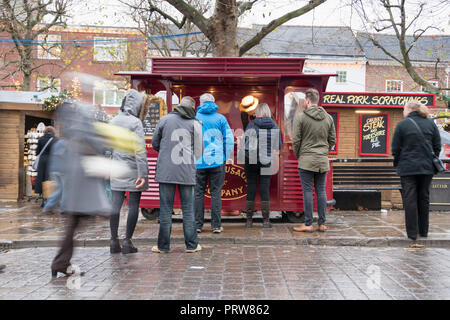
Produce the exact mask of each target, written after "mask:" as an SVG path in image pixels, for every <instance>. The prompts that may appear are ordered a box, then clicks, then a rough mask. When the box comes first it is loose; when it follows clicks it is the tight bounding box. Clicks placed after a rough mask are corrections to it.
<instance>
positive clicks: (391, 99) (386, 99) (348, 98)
mask: <svg viewBox="0 0 450 320" xmlns="http://www.w3.org/2000/svg"><path fill="white" fill-rule="evenodd" d="M411 100H417V101H419V102H420V103H422V104H424V105H425V106H427V107H429V108H434V107H435V102H436V96H435V95H434V94H429V93H426V94H420V93H417V94H416V93H370V92H360V93H358V92H355V93H353V92H324V93H323V96H322V106H324V107H380V108H403V106H404V105H405V104H406V103H407V102H409V101H411Z"/></svg>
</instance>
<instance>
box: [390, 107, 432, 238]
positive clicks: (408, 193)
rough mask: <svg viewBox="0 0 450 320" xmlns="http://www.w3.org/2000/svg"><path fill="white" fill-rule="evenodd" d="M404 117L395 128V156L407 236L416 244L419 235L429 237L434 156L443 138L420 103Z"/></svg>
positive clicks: (406, 109)
mask: <svg viewBox="0 0 450 320" xmlns="http://www.w3.org/2000/svg"><path fill="white" fill-rule="evenodd" d="M403 115H404V117H405V119H404V120H402V121H400V122H399V123H398V125H397V127H396V128H395V132H394V138H393V140H392V155H393V156H394V167H396V168H397V174H398V175H399V176H400V179H401V183H402V199H403V206H404V209H405V222H406V233H407V235H408V238H410V239H411V240H413V241H414V240H416V239H417V236H418V235H420V236H422V237H426V236H427V235H428V220H429V219H428V218H429V217H428V216H429V204H430V184H431V180H432V179H433V175H434V174H435V173H436V171H435V169H434V165H433V162H432V153H431V152H433V153H434V154H435V155H436V156H439V153H440V151H441V137H440V135H439V129H438V128H437V126H436V124H435V123H434V122H433V120H431V119H428V118H427V116H428V109H427V108H426V107H425V106H423V105H422V104H420V103H419V102H416V101H411V102H408V103H407V104H406V105H405V109H404V111H403ZM411 119H412V120H413V121H415V122H416V124H417V126H418V127H419V128H420V130H421V131H422V134H423V136H422V134H421V133H420V132H419V128H417V127H416V125H415V124H414V122H413V121H411ZM423 137H425V141H424V139H423Z"/></svg>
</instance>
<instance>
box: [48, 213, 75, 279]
mask: <svg viewBox="0 0 450 320" xmlns="http://www.w3.org/2000/svg"><path fill="white" fill-rule="evenodd" d="M80 219H81V216H79V215H76V214H68V216H67V220H66V233H65V234H64V238H63V241H62V243H61V247H60V249H59V251H58V253H57V254H56V257H55V258H54V259H53V263H52V267H51V268H52V270H58V271H65V270H67V268H68V267H69V266H70V259H72V254H73V235H74V234H75V230H76V228H77V226H78V224H79V222H80Z"/></svg>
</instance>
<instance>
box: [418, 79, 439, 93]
mask: <svg viewBox="0 0 450 320" xmlns="http://www.w3.org/2000/svg"><path fill="white" fill-rule="evenodd" d="M427 82H428V83H429V84H431V85H432V86H435V87H438V88H439V81H437V80H427ZM422 92H427V91H426V88H425V87H423V86H422Z"/></svg>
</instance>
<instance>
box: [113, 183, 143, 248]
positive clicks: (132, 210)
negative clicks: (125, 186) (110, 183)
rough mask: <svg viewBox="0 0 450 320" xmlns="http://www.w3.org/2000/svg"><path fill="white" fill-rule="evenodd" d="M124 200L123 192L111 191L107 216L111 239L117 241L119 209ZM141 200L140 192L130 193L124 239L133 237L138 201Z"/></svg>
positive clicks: (137, 214) (137, 213)
mask: <svg viewBox="0 0 450 320" xmlns="http://www.w3.org/2000/svg"><path fill="white" fill-rule="evenodd" d="M124 200H125V191H114V190H113V191H112V209H111V215H110V216H109V227H110V228H111V238H112V239H117V238H118V232H119V220H120V209H122V204H123V201H124ZM140 200H141V192H140V191H136V192H130V196H129V199H128V218H127V233H126V239H131V237H133V233H134V229H135V228H136V223H137V220H138V216H139V201H140Z"/></svg>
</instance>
